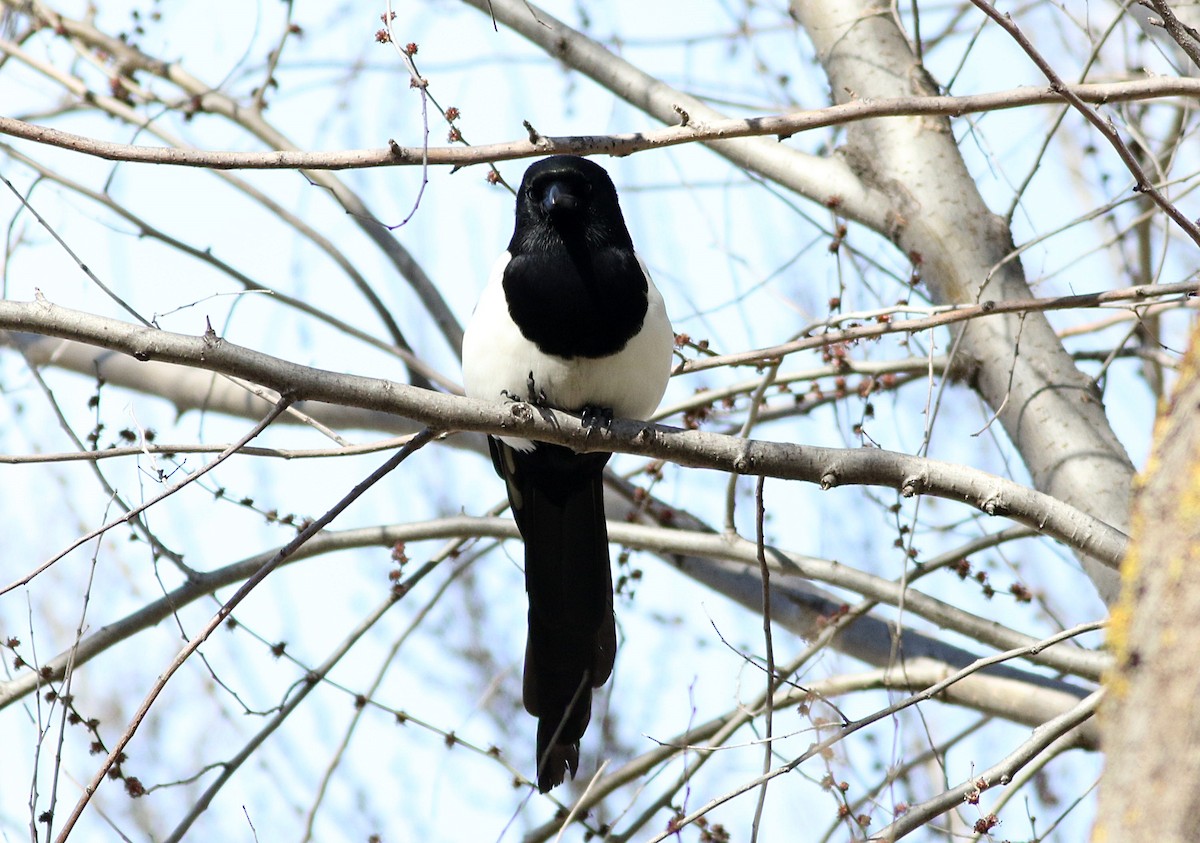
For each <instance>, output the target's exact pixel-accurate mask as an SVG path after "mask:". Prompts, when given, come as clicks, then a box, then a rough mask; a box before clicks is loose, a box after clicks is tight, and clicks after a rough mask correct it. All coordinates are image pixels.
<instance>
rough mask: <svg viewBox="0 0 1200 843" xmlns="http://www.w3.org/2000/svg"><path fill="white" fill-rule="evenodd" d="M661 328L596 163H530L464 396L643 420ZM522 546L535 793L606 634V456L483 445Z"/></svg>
mask: <svg viewBox="0 0 1200 843" xmlns="http://www.w3.org/2000/svg"><path fill="white" fill-rule="evenodd" d="M673 345H674V334H673V333H672V330H671V323H670V321H669V320H668V319H667V312H666V309H665V307H664V306H663V299H662V296H661V295H659V292H658V290H657V289H655V287H654V283H653V282H652V281H651V280H650V275H649V273H648V272H647V271H646V267H645V264H643V263H642V261H641V259H640V258H639V257H638V256H637V254H636V253H635V252H634V249H633V241H632V240H631V239H630V237H629V231H628V229H627V228H626V227H625V219H624V217H622V215H621V208H620V205H619V204H618V202H617V191H616V188H615V187H613V183H612V180H611V179H610V178H609V177H608V173H606V172H605V171H604V168H603V167H601V166H600V165H598V164H596V163H594V162H592V161H589V160H587V159H585V158H578V157H575V156H568V155H560V156H555V157H553V158H546V159H543V160H541V161H538V162H536V163H534V164H533V165H532V166H530V167H529V169H528V170H526V172H525V177H524V179H522V181H521V188H520V191H519V192H518V193H517V208H516V226H515V228H514V230H513V236H512V241H511V242H510V243H509V244H508V250H507V251H506V252H505V253H504V254H503V255H501V256H500V259H499V260H498V261H497V263H496V265H495V267H494V268H493V270H492V274H491V278H490V279H489V281H488V285H487V288H486V289H485V290H484V291H483V295H482V296H481V297H480V299H479V304H478V305H476V307H475V312H474V314H473V315H472V316H471V319H470V322H469V323H468V325H467V330H466V334H465V336H464V338H463V382H464V384H465V386H466V392H467V395H469V396H471V397H473V398H482V399H487V400H494V401H512V400H522V401H530V402H532V403H539V404H544V405H547V406H551V407H554V408H557V409H560V410H565V411H568V412H572V413H580V414H582V415H583V416H584V417H585V419H588V420H590V421H592V422H595V421H598V420H602V419H605V418H611V417H612V416H616V417H620V418H635V419H644V418H646V417H647V416H649V415H650V414H651V413H653V412H654V410H655V408H657V407H658V402H659V401H660V400H661V398H662V395H663V392H664V390H665V389H666V385H667V378H668V376H669V375H670V370H671V360H672V349H673ZM489 445H490V447H491V452H492V461H493V463H494V464H495V467H496V471H497V472H498V473H499V474H500V476H501V477H503V478H504V480H505V483H506V484H507V486H508V499H509V503H510V504H511V506H512V513H513V518H514V519H515V520H516V522H517V528H518V529H519V530H520V532H521V537H522V538H523V539H524V541H525V590H526V591H527V592H528V595H529V633H528V638H527V642H526V647H525V679H524V689H523V696H524V702H525V709H526V710H527V711H528V712H529V713H530V714H533V715H535V716H536V717H537V718H538V736H537V781H538V789H539V790H541V791H542V792H543V793H545V792H546V791H548V790H549V789H550V788H552V787H554V786H556V785H558V784H561V783H562V781H563V779H564V778H565V777H566V774H567V772H568V771H570V773H571V776H572V777H574V776H575V773H576V771H577V770H578V767H579V741H580V738H582V737H583V733H584V730H585V729H587V725H588V721H589V720H590V719H591V710H592V689H593V688H599V687H600V686H601V685H603V684H604V683H605V681H607V680H608V677H609V675H610V674H611V673H612V669H613V660H614V658H615V657H616V649H617V638H616V627H615V622H614V618H613V594H612V572H611V570H610V567H609V557H608V531H607V528H606V526H605V522H604V499H603V488H602V476H603V472H604V466H605V464H606V463H607V462H608V460H609V457H610V456H611V454H606V453H588V454H579V453H576V452H574V451H572V450H571V449H569V448H565V447H562V446H559V445H548V444H545V443H540V442H532V441H530V440H527V439H520V438H513V437H500V438H499V439H491V440H489Z"/></svg>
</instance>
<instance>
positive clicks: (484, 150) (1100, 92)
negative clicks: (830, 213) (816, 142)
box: [0, 76, 1200, 171]
mask: <svg viewBox="0 0 1200 843" xmlns="http://www.w3.org/2000/svg"><path fill="white" fill-rule="evenodd" d="M1064 87H1065V90H1067V91H1069V92H1070V93H1072V94H1074V95H1075V96H1076V97H1078V98H1079V100H1080V101H1082V102H1088V103H1097V104H1105V103H1117V102H1137V101H1141V100H1148V99H1163V98H1167V97H1196V96H1200V79H1196V78H1187V77H1184V78H1173V77H1167V76H1160V77H1155V78H1152V79H1136V80H1128V81H1119V82H1095V83H1089V84H1082V85H1066V86H1064ZM1061 101H1062V94H1060V93H1058V92H1056V91H1055V90H1054V89H1049V88H1033V87H1024V88H1012V89H1009V90H1006V91H995V92H993V93H987V94H971V95H965V96H923V97H922V96H912V97H883V98H879V99H862V100H854V101H852V102H845V103H840V104H838V105H832V106H829V107H827V108H819V109H814V110H811V111H794V112H791V113H788V114H776V115H769V116H765V117H753V118H747V119H740V118H718V119H713V120H706V121H705V122H704V123H703V124H697V123H694V122H691V121H689V122H688V123H685V124H683V125H672V126H668V127H666V128H661V129H647V130H646V131H641V132H627V133H617V134H610V135H576V136H558V137H555V136H548V135H541V134H539V135H538V140H537V142H536V143H535V142H531V141H530V140H529V139H528V138H527V137H526V138H520V139H518V140H513V141H506V142H504V143H494V144H484V145H479V146H471V147H464V146H458V145H456V146H431V147H428V150H426V149H425V148H423V147H416V146H401V145H399V144H397V143H393V142H389V143H388V145H387V146H384V147H380V148H377V149H354V150H340V151H330V152H311V151H307V150H298V149H284V150H271V151H264V152H233V151H219V150H203V149H192V148H179V147H154V146H137V145H132V144H123V143H111V142H109V141H103V140H100V139H98V138H92V137H87V136H84V135H77V134H73V133H71V132H65V131H62V130H60V129H55V128H53V127H50V126H40V125H35V124H32V123H26V122H23V121H21V120H17V119H15V118H12V117H0V134H4V135H9V136H10V137H14V138H21V139H23V140H28V141H33V142H34V143H40V144H45V145H48V146H55V147H59V148H61V149H69V150H71V151H72V152H78V153H81V154H83V155H92V156H95V157H97V158H103V159H106V160H109V161H125V162H130V163H141V164H163V165H170V166H177V167H202V168H205V169H210V170H313V171H316V170H353V169H365V168H373V167H396V166H417V165H421V164H422V156H423V155H424V154H425V153H426V151H427V152H428V163H429V164H431V165H446V166H451V167H456V168H458V167H468V166H472V165H475V164H487V163H491V162H495V161H512V160H516V159H521V158H532V157H536V156H541V155H557V154H562V153H569V154H572V155H612V156H616V157H620V156H624V155H630V154H632V153H634V152H644V151H646V150H648V149H662V148H665V147H670V146H678V145H680V144H685V143H708V142H710V141H720V140H730V139H736V138H753V137H770V136H775V137H778V138H780V139H783V138H787V137H790V136H792V135H796V134H799V133H801V132H808V131H812V130H814V129H821V128H827V127H829V126H840V125H844V124H846V123H853V122H856V121H859V120H868V119H871V118H875V117H916V116H921V115H940V116H945V117H961V116H963V115H964V114H978V113H982V112H987V111H999V110H1003V109H1009V108H1026V107H1029V106H1035V105H1056V104H1057V103H1059V102H1061Z"/></svg>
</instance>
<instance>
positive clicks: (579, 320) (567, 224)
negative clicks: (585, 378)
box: [504, 219, 647, 359]
mask: <svg viewBox="0 0 1200 843" xmlns="http://www.w3.org/2000/svg"><path fill="white" fill-rule="evenodd" d="M574 222H576V221H575V220H564V221H561V222H559V221H556V223H551V221H550V220H549V219H543V220H539V221H538V224H537V225H535V226H532V227H531V228H532V230H526V231H524V232H522V231H518V232H517V233H515V234H514V235H513V241H512V244H511V245H510V246H509V252H510V254H511V255H512V260H510V261H509V264H508V266H507V267H506V268H505V270H504V294H505V297H506V298H507V300H508V312H509V316H511V317H512V320H513V322H514V323H516V325H517V327H518V328H519V329H520V330H521V333H522V334H523V335H524V336H525V338H526V339H528V340H529V341H530V342H532V343H534V344H535V345H537V347H538V350H539V351H541V352H543V353H545V354H553V355H555V356H557V357H565V358H568V359H569V358H573V357H606V356H608V355H610V354H616V353H617V352H618V351H620V350H621V349H623V348H624V347H625V345H626V343H628V342H629V340H630V339H632V338H633V337H634V336H635V335H636V334H637V332H638V331H640V330H641V328H642V322H643V320H644V319H645V317H646V306H647V299H646V290H647V287H646V276H645V274H644V273H643V272H642V268H641V265H640V264H639V263H638V260H637V256H636V255H635V254H634V252H633V249H632V247H631V246H624V245H620V244H613V243H611V242H610V243H604V242H602V238H599V237H597V236H596V233H595V232H589V231H588V230H587V225H586V222H584V224H583V225H577V224H571V223H574ZM626 236H628V235H626ZM597 241H601V242H597Z"/></svg>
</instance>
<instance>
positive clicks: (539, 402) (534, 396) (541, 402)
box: [525, 372, 550, 407]
mask: <svg viewBox="0 0 1200 843" xmlns="http://www.w3.org/2000/svg"><path fill="white" fill-rule="evenodd" d="M525 387H526V389H528V390H529V403H530V404H532V405H533V406H535V407H548V406H549V405H550V399H549V398H547V397H546V390H544V389H538V387H537V383H536V382H535V381H534V379H533V372H530V373H529V375H528V377H527V378H526V380H525Z"/></svg>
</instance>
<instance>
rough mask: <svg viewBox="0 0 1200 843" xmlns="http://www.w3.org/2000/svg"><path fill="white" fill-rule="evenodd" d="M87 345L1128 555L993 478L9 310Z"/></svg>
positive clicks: (1120, 541) (9, 318)
mask: <svg viewBox="0 0 1200 843" xmlns="http://www.w3.org/2000/svg"><path fill="white" fill-rule="evenodd" d="M3 328H7V329H10V330H16V331H25V332H29V331H32V332H35V333H41V334H46V335H48V336H58V337H63V338H66V339H73V340H79V341H83V342H88V343H92V344H94V345H98V346H102V347H104V348H108V349H112V350H114V351H120V352H122V353H124V354H129V355H131V356H133V357H134V358H135V359H137V360H142V361H150V360H158V361H165V362H169V363H180V364H183V365H187V366H193V367H196V368H203V369H208V370H211V371H219V372H222V373H223V374H227V375H233V376H235V377H239V378H244V379H246V380H249V381H252V382H254V383H257V384H260V385H262V386H265V387H268V388H270V389H274V390H276V391H277V392H279V393H280V394H287V395H289V396H291V397H294V398H296V399H298V400H299V399H309V400H319V401H326V402H329V403H335V404H345V405H348V406H352V407H360V408H363V409H371V410H383V411H385V412H392V413H396V414H398V415H401V416H405V417H407V418H410V419H413V420H416V421H419V422H421V423H422V424H424V425H429V426H431V427H434V428H435V429H437V430H441V431H455V430H471V431H478V432H481V433H492V434H507V435H520V436H524V437H528V438H532V439H538V440H540V441H545V442H553V443H556V444H561V445H570V446H571V447H573V448H575V449H576V450H578V451H598V450H608V451H617V452H620V453H629V454H639V455H642V456H650V457H657V458H660V459H665V460H668V461H671V462H676V463H680V464H682V465H690V466H696V467H701V468H714V469H717V470H720V471H730V472H734V473H737V474H748V475H762V476H769V477H778V478H781V479H788V480H804V481H806V482H810V483H817V484H820V486H821V487H822V488H825V489H828V488H831V487H833V486H841V485H860V484H866V485H873V486H885V487H887V488H891V489H895V490H897V491H899V492H900V493H901V494H902V495H905V496H912V495H917V494H924V495H934V496H937V497H945V498H948V499H951V500H957V501H960V502H965V503H969V504H971V505H972V506H975V507H977V508H979V509H980V510H982V511H983V512H985V513H987V514H988V515H1004V516H1007V517H1009V518H1012V519H1014V520H1016V521H1019V522H1020V523H1023V524H1027V525H1029V526H1032V527H1035V528H1036V529H1038V531H1039V532H1042V533H1044V534H1046V535H1049V536H1052V537H1054V538H1056V539H1058V540H1059V541H1062V542H1065V543H1066V544H1068V545H1070V546H1071V547H1072V548H1075V549H1076V550H1078V551H1080V552H1082V553H1086V554H1088V555H1089V556H1094V557H1096V558H1097V559H1099V560H1102V561H1103V562H1104V563H1105V564H1106V565H1109V566H1113V567H1115V566H1116V565H1117V564H1119V562H1120V559H1121V557H1122V556H1123V555H1124V551H1125V543H1126V537H1125V536H1124V534H1123V533H1121V532H1120V531H1118V530H1116V529H1114V528H1112V527H1110V526H1108V525H1107V524H1105V523H1103V522H1102V521H1100V520H1098V519H1096V518H1093V517H1091V516H1088V515H1086V514H1084V513H1083V512H1081V511H1080V510H1078V509H1076V508H1074V507H1072V506H1070V505H1067V504H1063V503H1062V502H1060V501H1057V500H1055V499H1054V498H1052V497H1050V496H1049V495H1045V494H1042V493H1040V492H1035V491H1033V490H1032V489H1027V488H1025V487H1023V486H1021V485H1019V484H1017V483H1013V482H1012V481H1010V480H1005V479H1003V478H1000V477H996V476H994V475H991V474H988V473H986V472H982V471H978V470H975V469H971V468H967V467H965V466H956V465H952V464H950V463H944V462H940V461H937V460H926V459H921V458H918V457H912V456H908V455H906V454H898V453H893V452H889V451H883V450H876V449H866V448H863V449H853V450H842V449H833V448H816V447H808V446H802V445H792V444H786V443H774V442H763V441H757V440H741V439H738V438H735V437H730V436H720V435H717V434H712V433H703V432H700V431H694V430H693V431H685V430H679V429H678V428H671V427H666V426H663V425H647V424H645V423H642V422H634V421H618V422H614V423H613V425H612V427H611V429H609V430H607V431H596V430H592V429H591V428H585V427H583V426H582V425H581V424H580V423H579V420H578V419H577V418H576V417H574V416H569V415H567V414H565V413H560V412H557V411H554V410H548V409H539V408H535V407H532V406H531V405H529V404H523V403H514V404H508V405H504V404H495V403H490V402H486V401H477V400H473V399H469V398H460V397H457V396H450V395H444V394H441V393H436V392H431V391H429V390H423V389H417V388H416V387H411V386H406V385H404V384H397V383H393V382H391V381H386V380H380V379H376V378H364V377H357V376H353V375H347V374H339V373H337V372H330V371H327V370H324V369H313V368H309V367H307V366H301V365H299V364H296V363H291V362H288V361H286V360H280V359H279V358H276V357H271V356H270V355H267V354H263V353H261V352H257V351H252V350H251V349H248V348H243V347H241V346H237V345H234V344H233V343H230V342H227V341H225V340H223V339H221V338H220V337H218V336H216V334H215V333H210V334H206V335H204V336H201V337H191V336H186V335H183V334H175V333H171V332H168V331H161V330H156V329H153V328H144V327H142V326H139V325H133V324H130V323H128V322H121V321H118V320H115V319H107V318H105V317H101V316H95V315H93V314H90V313H84V312H81V311H76V310H69V309H67V308H62V307H59V306H57V305H54V304H51V303H50V302H49V301H47V300H46V299H45V298H41V299H39V300H38V301H35V302H14V301H0V329H3Z"/></svg>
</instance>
